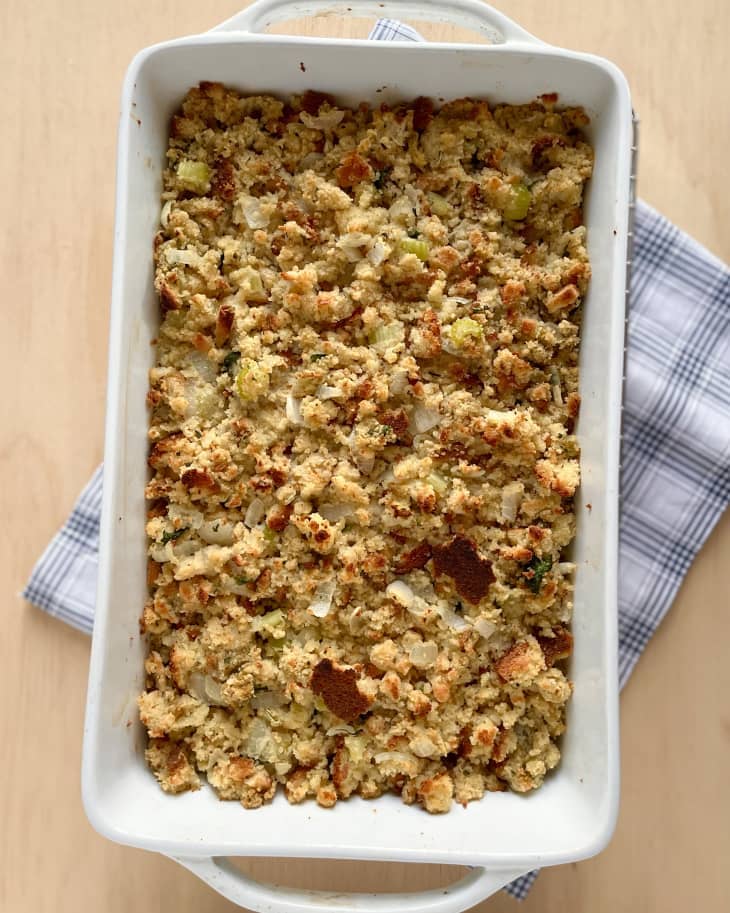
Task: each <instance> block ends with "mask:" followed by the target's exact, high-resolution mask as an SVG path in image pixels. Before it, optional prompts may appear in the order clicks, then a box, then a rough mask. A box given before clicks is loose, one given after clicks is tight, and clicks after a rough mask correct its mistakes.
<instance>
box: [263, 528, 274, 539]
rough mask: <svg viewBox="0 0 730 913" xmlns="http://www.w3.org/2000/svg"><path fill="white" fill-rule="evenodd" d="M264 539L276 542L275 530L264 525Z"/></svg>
mask: <svg viewBox="0 0 730 913" xmlns="http://www.w3.org/2000/svg"><path fill="white" fill-rule="evenodd" d="M264 539H266V541H267V542H276V532H275V531H274V530H273V529H272V528H271V527H270V526H264Z"/></svg>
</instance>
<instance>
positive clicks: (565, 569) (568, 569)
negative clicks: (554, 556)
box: [554, 561, 575, 576]
mask: <svg viewBox="0 0 730 913" xmlns="http://www.w3.org/2000/svg"><path fill="white" fill-rule="evenodd" d="M554 570H555V571H556V572H557V573H558V574H560V575H562V576H567V575H568V574H572V573H573V572H574V571H575V564H573V562H572V561H560V562H559V563H558V564H556V565H555V566H554Z"/></svg>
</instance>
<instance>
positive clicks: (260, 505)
mask: <svg viewBox="0 0 730 913" xmlns="http://www.w3.org/2000/svg"><path fill="white" fill-rule="evenodd" d="M265 513H266V506H265V505H264V502H263V501H262V500H261V498H254V499H253V501H251V503H250V504H249V505H248V508H247V509H246V516H245V517H244V518H243V522H244V523H245V524H246V526H247V527H248V528H249V529H253V528H254V526H258V525H259V523H260V522H261V521H262V520H263V518H264V514H265Z"/></svg>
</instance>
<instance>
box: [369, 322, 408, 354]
mask: <svg viewBox="0 0 730 913" xmlns="http://www.w3.org/2000/svg"><path fill="white" fill-rule="evenodd" d="M402 341H403V324H401V323H387V324H385V325H384V326H379V327H376V328H375V329H374V330H373V332H372V333H371V334H370V342H371V344H372V345H373V346H376V347H377V348H381V349H388V348H390V346H394V345H396V344H397V343H399V342H402Z"/></svg>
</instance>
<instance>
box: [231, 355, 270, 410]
mask: <svg viewBox="0 0 730 913" xmlns="http://www.w3.org/2000/svg"><path fill="white" fill-rule="evenodd" d="M268 389H269V375H268V374H267V372H266V371H265V370H264V368H262V367H261V366H260V365H258V364H257V363H256V362H255V361H254V360H253V358H242V359H241V369H240V371H239V372H238V374H237V376H236V393H238V396H239V398H240V399H242V400H244V401H250V400H254V399H258V398H259V396H261V394H262V393H266V391H267V390H268Z"/></svg>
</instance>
